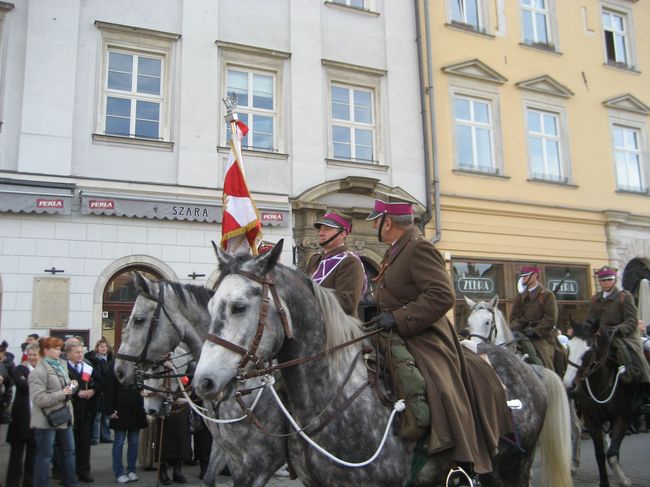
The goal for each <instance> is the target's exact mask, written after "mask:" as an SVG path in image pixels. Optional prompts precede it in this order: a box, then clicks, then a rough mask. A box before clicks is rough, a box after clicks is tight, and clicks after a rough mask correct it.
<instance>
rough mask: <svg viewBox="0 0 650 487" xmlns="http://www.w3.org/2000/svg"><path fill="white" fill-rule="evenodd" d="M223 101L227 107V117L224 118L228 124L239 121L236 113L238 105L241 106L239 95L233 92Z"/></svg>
mask: <svg viewBox="0 0 650 487" xmlns="http://www.w3.org/2000/svg"><path fill="white" fill-rule="evenodd" d="M222 100H223V103H224V105H226V115H225V116H224V117H223V118H224V119H225V120H226V123H231V122H234V121H236V120H238V118H237V114H236V113H235V110H236V109H237V105H238V104H239V98H238V97H237V93H235V92H234V91H232V92H230V93H228V94H227V95H226V97H225V98H222Z"/></svg>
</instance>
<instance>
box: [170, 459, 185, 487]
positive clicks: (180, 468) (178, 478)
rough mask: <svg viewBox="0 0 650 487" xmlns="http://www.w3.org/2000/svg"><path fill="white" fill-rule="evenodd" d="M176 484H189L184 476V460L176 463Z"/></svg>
mask: <svg viewBox="0 0 650 487" xmlns="http://www.w3.org/2000/svg"><path fill="white" fill-rule="evenodd" d="M172 477H173V479H174V482H178V483H179V484H184V483H185V482H187V480H186V479H185V476H184V475H183V460H177V461H176V462H174V474H173V475H172Z"/></svg>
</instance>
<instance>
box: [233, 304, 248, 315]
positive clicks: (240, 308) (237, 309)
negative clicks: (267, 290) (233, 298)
mask: <svg viewBox="0 0 650 487" xmlns="http://www.w3.org/2000/svg"><path fill="white" fill-rule="evenodd" d="M244 311H246V304H244V303H233V304H232V305H231V306H230V312H231V313H232V314H234V315H236V314H240V313H243V312H244Z"/></svg>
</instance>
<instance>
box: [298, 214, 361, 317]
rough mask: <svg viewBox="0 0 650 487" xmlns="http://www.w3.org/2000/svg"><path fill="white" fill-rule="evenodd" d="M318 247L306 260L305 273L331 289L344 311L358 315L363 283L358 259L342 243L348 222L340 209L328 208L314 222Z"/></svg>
mask: <svg viewBox="0 0 650 487" xmlns="http://www.w3.org/2000/svg"><path fill="white" fill-rule="evenodd" d="M314 227H316V228H317V229H318V240H319V245H320V246H321V247H322V251H321V252H319V253H317V254H315V255H313V256H312V257H311V258H310V259H309V262H308V263H307V274H308V275H309V276H311V278H312V280H313V281H314V282H315V283H316V284H318V285H319V286H322V287H326V288H329V289H332V290H333V291H334V292H335V293H336V297H337V298H338V300H339V303H340V304H341V307H342V308H343V311H345V312H346V313H347V314H349V315H351V316H354V317H355V318H356V317H358V308H359V301H361V295H362V294H363V291H364V289H365V287H366V275H365V273H364V270H363V264H362V263H361V259H360V258H359V256H358V255H356V254H355V253H354V252H351V251H350V250H349V249H348V247H347V246H346V245H345V239H346V237H347V236H348V235H349V234H350V233H351V232H352V222H351V221H350V219H349V218H347V217H345V216H343V215H342V214H341V213H337V212H334V211H330V212H327V213H325V215H324V216H323V218H321V219H320V220H319V221H317V222H316V223H314Z"/></svg>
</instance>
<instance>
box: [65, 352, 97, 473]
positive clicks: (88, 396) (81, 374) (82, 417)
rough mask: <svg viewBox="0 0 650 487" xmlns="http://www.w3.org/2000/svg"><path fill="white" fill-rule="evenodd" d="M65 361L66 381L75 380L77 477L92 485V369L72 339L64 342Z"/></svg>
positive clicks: (73, 404)
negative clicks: (68, 379)
mask: <svg viewBox="0 0 650 487" xmlns="http://www.w3.org/2000/svg"><path fill="white" fill-rule="evenodd" d="M65 351H66V359H67V361H68V375H69V376H70V380H71V381H72V380H76V381H77V384H78V387H77V388H76V389H75V391H74V392H73V396H72V406H73V408H74V440H75V453H76V457H77V476H78V477H79V481H81V482H93V480H94V479H93V477H92V476H91V475H90V445H91V442H92V432H93V423H94V421H95V413H96V405H95V395H96V393H97V391H96V386H95V378H94V377H93V367H92V366H91V365H90V364H89V363H88V362H86V361H84V353H83V347H82V346H81V344H80V343H79V342H78V341H77V340H74V339H69V340H67V341H66V346H65Z"/></svg>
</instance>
